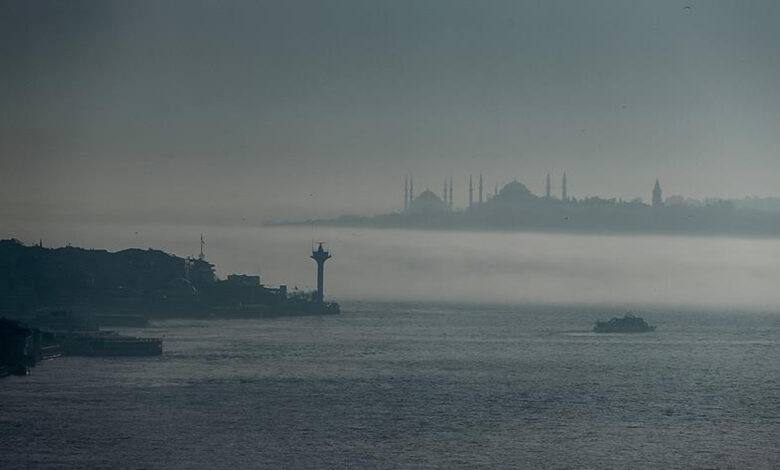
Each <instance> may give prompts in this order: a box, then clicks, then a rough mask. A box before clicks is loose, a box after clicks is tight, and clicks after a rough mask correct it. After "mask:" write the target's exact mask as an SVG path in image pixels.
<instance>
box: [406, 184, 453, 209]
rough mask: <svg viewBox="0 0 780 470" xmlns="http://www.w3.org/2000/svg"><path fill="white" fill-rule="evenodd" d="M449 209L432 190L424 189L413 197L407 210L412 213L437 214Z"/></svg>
mask: <svg viewBox="0 0 780 470" xmlns="http://www.w3.org/2000/svg"><path fill="white" fill-rule="evenodd" d="M449 210H450V209H449V207H447V204H445V203H444V201H442V199H441V198H440V197H439V196H437V195H436V194H435V193H434V192H433V191H431V190H429V189H426V190H425V191H423V192H421V193H420V195H419V196H417V197H416V198H414V200H413V201H412V203H411V204H410V205H409V209H408V211H409V212H410V213H412V214H439V213H442V212H448V211H449Z"/></svg>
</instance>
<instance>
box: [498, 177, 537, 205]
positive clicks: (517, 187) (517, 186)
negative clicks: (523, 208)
mask: <svg viewBox="0 0 780 470" xmlns="http://www.w3.org/2000/svg"><path fill="white" fill-rule="evenodd" d="M497 197H498V198H499V199H501V200H505V201H522V200H528V199H533V198H535V197H536V196H534V195H533V193H532V192H531V191H530V190H529V189H528V188H526V187H525V185H524V184H523V183H521V182H519V181H512V182H511V183H509V184H507V185H506V186H504V187H503V188H501V190H500V191H499V192H498V196H497Z"/></svg>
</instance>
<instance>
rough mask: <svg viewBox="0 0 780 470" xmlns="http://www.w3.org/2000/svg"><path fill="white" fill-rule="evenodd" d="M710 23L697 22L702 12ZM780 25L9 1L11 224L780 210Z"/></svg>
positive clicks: (750, 15) (564, 8) (620, 8)
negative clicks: (611, 204)
mask: <svg viewBox="0 0 780 470" xmlns="http://www.w3.org/2000/svg"><path fill="white" fill-rule="evenodd" d="M688 7H689V8H688ZM778 18H780V2H777V1H774V0H767V1H737V0H734V1H729V2H725V1H702V0H698V1H697V0H690V1H662V0H649V1H630V2H629V1H625V0H614V1H549V0H545V1H527V2H522V1H492V2H489V1H459V0H446V1H445V0H439V1H422V0H413V1H404V0H392V1H383V2H376V1H368V0H354V1H349V0H347V1H327V2H326V1H321V0H311V1H295V0H280V1H251V2H239V1H232V2H222V1H159V2H128V1H107V0H96V1H67V2H63V1H54V0H53V1H8V0H0V67H1V68H2V70H1V71H0V72H1V73H0V215H3V216H5V217H10V216H20V215H23V216H25V217H27V218H33V219H34V218H51V217H55V216H56V217H61V218H93V219H95V218H97V219H101V218H103V219H108V218H125V217H127V218H142V219H149V220H155V219H166V220H192V219H198V218H205V219H210V220H216V219H220V220H233V219H235V218H241V217H245V218H246V219H248V220H251V221H258V222H259V221H261V220H263V219H266V218H278V217H289V218H294V217H314V216H318V215H326V216H330V215H336V214H340V213H362V214H370V213H375V212H383V211H389V210H396V209H398V208H399V207H400V206H401V205H402V203H403V193H402V187H403V178H404V174H405V173H406V172H413V173H414V176H415V188H416V189H417V190H418V192H419V191H420V190H422V189H425V187H426V186H429V187H430V188H431V189H433V190H435V191H437V192H440V191H441V186H442V184H443V178H444V176H445V175H447V176H449V175H452V176H453V177H454V180H455V191H454V192H455V202H456V205H461V206H462V205H465V203H466V180H467V178H468V175H469V174H470V173H472V174H477V173H478V172H480V171H482V172H483V173H484V174H485V179H486V184H487V186H488V187H490V188H492V186H493V185H494V184H495V183H501V184H503V183H506V182H508V181H510V180H512V179H513V178H515V177H517V178H518V179H519V180H521V181H523V182H524V183H526V184H527V185H528V186H529V188H530V189H531V190H532V191H535V192H537V193H541V192H542V191H543V188H544V177H545V174H546V173H547V172H548V171H549V172H550V173H552V175H553V178H554V179H555V180H556V190H557V189H558V188H557V186H558V180H559V178H560V175H561V173H562V172H563V171H564V170H565V171H566V172H567V174H568V177H569V190H570V194H573V195H574V196H577V197H582V196H588V195H599V196H605V197H610V196H616V197H624V198H630V197H634V196H641V197H643V198H644V199H645V200H648V199H649V197H650V190H651V188H652V184H653V181H654V180H655V178H656V177H660V179H661V183H662V185H663V187H664V190H665V195H667V196H668V195H672V194H682V195H685V196H690V197H698V198H701V197H711V196H722V197H742V196H745V195H758V196H773V195H775V196H776V195H780V150H779V149H780V132H778V129H780V115H779V114H778V113H780V28H778V27H777V26H778V23H777V21H778Z"/></svg>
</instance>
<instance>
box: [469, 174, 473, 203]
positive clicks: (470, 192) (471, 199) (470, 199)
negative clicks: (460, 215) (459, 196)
mask: <svg viewBox="0 0 780 470" xmlns="http://www.w3.org/2000/svg"><path fill="white" fill-rule="evenodd" d="M473 205H474V183H473V182H472V179H471V175H469V208H471V206H473Z"/></svg>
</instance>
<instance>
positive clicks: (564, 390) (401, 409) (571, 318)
mask: <svg viewBox="0 0 780 470" xmlns="http://www.w3.org/2000/svg"><path fill="white" fill-rule="evenodd" d="M342 308H343V312H342V314H341V315H335V316H322V317H316V316H314V317H281V318H269V319H255V320H198V321H195V320H166V321H155V322H154V323H153V325H152V326H151V327H149V328H146V329H127V330H122V331H123V332H127V333H130V334H138V335H147V336H161V337H164V339H165V352H164V354H163V355H162V356H161V357H145V358H86V357H85V358H82V357H64V358H59V359H56V360H52V361H47V362H44V363H42V364H40V365H39V366H37V367H36V368H35V369H33V372H32V375H30V376H28V377H7V378H5V379H2V380H0V442H1V443H2V452H0V468H2V469H4V470H5V469H78V468H85V469H87V468H88V469H142V468H146V469H158V468H159V469H162V468H166V469H174V468H175V469H238V468H274V469H276V468H310V469H329V468H332V469H340V468H430V469H434V468H441V469H452V468H463V469H472V468H486V469H487V468H491V469H492V468H594V469H603V468H631V469H640V468H648V469H651V468H652V469H658V468H664V469H674V468H681V469H683V468H685V469H688V468H735V469H744V468H767V469H770V468H778V466H780V393H778V390H780V315H776V314H774V313H772V312H766V313H755V312H750V311H743V310H738V309H727V310H713V309H700V310H692V309H673V308H670V307H663V308H661V307H659V308H650V307H648V308H645V309H644V310H643V311H640V312H637V313H639V314H641V315H642V316H644V318H645V319H646V320H647V321H648V322H649V323H650V324H653V325H656V326H657V327H658V329H657V330H656V331H655V332H653V333H647V334H612V335H597V334H594V333H592V332H591V328H592V326H593V322H594V321H595V320H596V319H607V318H609V317H611V316H614V315H622V314H623V313H624V312H623V311H622V310H620V309H617V308H599V307H595V306H582V307H577V306H571V305H568V306H551V305H546V306H534V305H528V304H526V305H489V304H466V303H413V302H406V303H400V302H399V303H393V302H345V303H344V304H343V305H342Z"/></svg>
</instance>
